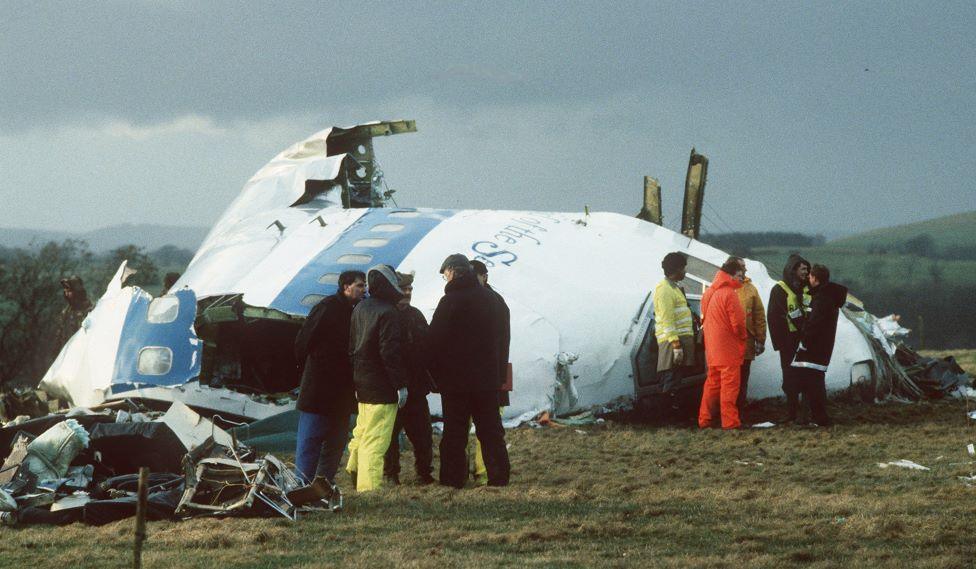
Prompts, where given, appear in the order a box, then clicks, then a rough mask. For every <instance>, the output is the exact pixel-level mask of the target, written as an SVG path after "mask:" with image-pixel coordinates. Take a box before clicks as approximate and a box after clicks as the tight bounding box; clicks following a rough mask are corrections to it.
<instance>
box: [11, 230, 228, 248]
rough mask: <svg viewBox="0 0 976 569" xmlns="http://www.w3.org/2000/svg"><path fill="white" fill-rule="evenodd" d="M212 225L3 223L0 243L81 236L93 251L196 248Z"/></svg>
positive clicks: (27, 243)
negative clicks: (83, 228)
mask: <svg viewBox="0 0 976 569" xmlns="http://www.w3.org/2000/svg"><path fill="white" fill-rule="evenodd" d="M207 231H209V228H206V227H181V226H175V225H133V224H129V223H126V224H122V225H112V226H109V227H102V228H100V229H95V230H93V231H87V232H83V233H71V232H67V231H49V230H43V229H16V228H5V227H0V247H11V248H13V247H28V246H30V245H31V243H35V244H36V243H46V242H48V241H64V240H66V239H80V240H82V241H85V242H87V243H88V246H89V247H90V248H91V250H92V251H94V252H96V253H101V252H105V251H110V250H112V249H114V248H116V247H121V246H122V245H136V246H137V247H143V248H145V249H147V250H153V249H158V248H160V247H162V246H163V245H175V246H176V247H179V248H182V249H189V250H191V251H196V249H197V248H198V247H199V246H200V243H202V242H203V238H204V237H206V236H207Z"/></svg>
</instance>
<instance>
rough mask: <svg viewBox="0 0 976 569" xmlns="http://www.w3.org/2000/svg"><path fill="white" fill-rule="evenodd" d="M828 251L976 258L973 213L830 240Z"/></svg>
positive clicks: (975, 217) (975, 222)
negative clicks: (846, 250) (840, 250)
mask: <svg viewBox="0 0 976 569" xmlns="http://www.w3.org/2000/svg"><path fill="white" fill-rule="evenodd" d="M827 246H828V247H830V248H832V249H848V250H858V251H865V252H872V253H905V254H913V255H920V256H926V257H942V258H946V259H976V211H970V212H967V213H960V214H956V215H950V216H947V217H939V218H936V219H930V220H928V221H920V222H918V223H910V224H907V225H896V226H894V227H887V228H884V229H876V230H874V231H869V232H867V233H861V234H859V235H853V236H851V237H845V238H843V239H837V240H835V241H830V242H829V243H827Z"/></svg>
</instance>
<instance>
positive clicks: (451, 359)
mask: <svg viewBox="0 0 976 569" xmlns="http://www.w3.org/2000/svg"><path fill="white" fill-rule="evenodd" d="M440 273H441V275H442V277H443V278H444V280H445V281H446V284H445V287H444V296H443V297H442V298H441V300H440V302H439V303H438V305H437V309H436V310H435V311H434V315H433V317H432V318H431V321H430V323H429V324H428V322H427V320H426V318H425V317H424V315H423V313H421V312H420V310H418V309H417V308H416V307H413V306H411V305H410V301H411V297H412V292H413V280H414V276H413V275H412V274H404V273H398V272H396V271H395V270H394V269H393V267H390V266H388V265H377V266H375V267H373V268H371V269H369V271H367V272H366V273H363V272H361V271H346V272H344V273H342V274H341V275H340V276H339V280H338V290H337V292H336V293H335V294H334V295H332V296H329V297H326V298H324V299H323V300H321V301H320V302H319V303H318V304H317V305H316V306H315V307H314V308H313V309H312V311H311V312H310V313H309V315H308V318H307V319H306V320H305V324H304V326H303V327H302V329H301V331H300V332H299V334H298V336H297V338H296V342H295V355H296V358H297V361H298V362H299V365H300V366H302V367H303V370H302V380H301V388H300V391H299V397H298V403H297V408H298V411H299V424H298V442H297V449H296V453H295V454H296V456H295V462H296V468H297V471H298V474H299V475H300V476H301V477H302V478H304V479H305V480H306V481H307V482H309V486H308V487H307V488H306V489H304V490H303V491H301V492H300V493H299V495H298V499H299V500H304V499H309V500H311V499H326V500H328V501H329V502H330V504H332V505H333V507H334V508H335V507H337V505H338V504H341V494H340V492H339V489H338V487H337V486H336V484H335V477H336V473H337V472H338V470H339V466H340V462H341V459H342V455H343V454H344V451H345V449H346V447H347V444H348V450H349V459H348V461H347V463H346V470H347V471H348V472H349V473H350V476H351V478H352V481H353V485H354V487H355V488H356V489H357V490H358V491H360V492H365V491H370V490H374V489H376V488H379V487H380V486H381V485H382V484H383V483H384V481H385V482H387V483H392V484H398V483H399V472H400V459H399V444H398V441H399V433H400V431H401V430H405V431H406V435H407V438H409V440H410V443H411V445H412V446H413V449H414V460H415V468H416V472H417V477H418V480H419V481H420V482H421V483H422V484H430V483H433V482H435V479H434V476H433V431H432V427H431V421H430V409H429V407H428V405H427V395H428V394H429V393H431V392H439V393H440V395H441V405H442V415H443V418H444V432H443V437H442V438H441V443H440V473H439V479H440V483H441V484H443V485H447V486H453V487H456V488H461V487H463V486H464V484H465V482H466V480H467V477H468V468H467V455H466V451H465V449H466V446H467V440H468V433H469V431H470V428H471V423H472V422H473V423H474V426H475V431H476V435H477V439H478V442H479V443H480V444H479V450H480V452H481V455H482V456H483V459H482V460H481V461H479V462H483V464H484V467H485V470H486V475H487V484H489V485H494V486H503V485H506V484H508V481H509V474H510V465H509V460H508V451H507V450H506V447H505V431H504V428H503V427H502V423H501V415H500V412H499V408H500V406H501V405H502V404H503V403H505V400H507V393H505V392H504V391H503V389H504V387H505V383H506V380H507V377H508V369H509V365H508V350H509V340H510V336H511V334H510V329H509V312H508V307H507V306H506V304H505V301H504V299H503V298H502V297H501V295H499V294H498V293H497V292H496V291H494V290H493V289H492V288H491V287H490V286H489V285H488V284H487V279H488V275H487V273H488V271H487V267H485V265H484V264H481V263H478V262H477V261H475V262H474V263H472V262H470V261H469V260H468V259H467V258H466V257H465V256H464V255H460V254H456V255H451V256H449V257H447V259H445V261H444V263H443V264H442V266H441V270H440ZM353 414H355V415H356V423H355V428H354V429H353V438H352V440H351V441H350V440H348V437H349V435H348V433H349V424H350V418H351V416H352V415H353Z"/></svg>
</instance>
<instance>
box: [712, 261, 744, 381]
mask: <svg viewBox="0 0 976 569" xmlns="http://www.w3.org/2000/svg"><path fill="white" fill-rule="evenodd" d="M740 288H742V283H740V282H739V281H737V280H735V279H734V278H732V275H730V274H728V273H726V272H725V271H719V272H717V273H715V278H714V279H713V280H712V284H711V286H709V287H708V290H706V291H705V294H704V295H703V296H702V302H701V307H702V330H703V331H704V332H705V361H706V363H707V364H708V366H709V367H725V366H734V367H738V366H741V365H742V358H743V356H744V354H745V349H746V335H747V334H746V314H745V311H744V310H743V309H742V302H741V301H740V300H739V293H738V290H739V289H740Z"/></svg>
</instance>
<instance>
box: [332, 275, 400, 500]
mask: <svg viewBox="0 0 976 569" xmlns="http://www.w3.org/2000/svg"><path fill="white" fill-rule="evenodd" d="M366 282H367V285H368V286H369V298H367V299H365V300H363V301H362V302H360V303H359V304H358V305H356V308H355V309H354V310H353V312H352V322H351V325H350V328H349V355H350V356H351V359H352V369H353V382H354V383H355V384H356V400H357V401H358V410H359V415H358V417H357V418H356V428H355V429H354V430H353V441H352V442H350V443H349V461H348V462H347V463H346V470H347V471H349V473H350V474H351V475H352V476H353V478H354V481H355V487H356V490H357V491H359V492H368V491H370V490H376V489H377V488H379V487H380V486H381V485H382V484H383V457H384V455H386V451H387V449H388V448H389V446H390V437H392V436H393V424H394V422H395V421H396V414H397V409H398V408H400V407H403V405H404V404H405V403H406V402H407V380H408V378H409V374H408V372H407V368H406V366H405V365H404V360H403V354H402V347H401V340H400V321H399V315H398V313H397V309H396V304H397V302H399V301H400V299H401V298H403V291H401V290H400V287H399V286H398V284H397V276H396V272H395V271H394V270H393V267H390V266H389V265H377V266H375V267H373V268H371V269H370V270H369V272H368V273H366Z"/></svg>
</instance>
